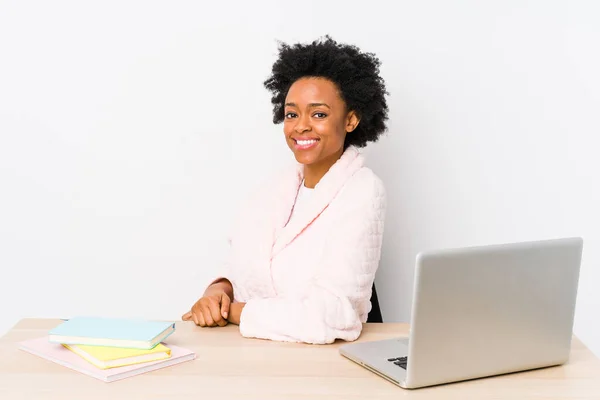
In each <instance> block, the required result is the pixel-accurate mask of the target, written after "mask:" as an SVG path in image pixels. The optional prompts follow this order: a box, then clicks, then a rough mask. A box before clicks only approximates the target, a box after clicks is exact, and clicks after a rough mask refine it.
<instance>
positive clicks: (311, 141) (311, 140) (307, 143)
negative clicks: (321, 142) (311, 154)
mask: <svg viewBox="0 0 600 400" xmlns="http://www.w3.org/2000/svg"><path fill="white" fill-rule="evenodd" d="M296 142H297V143H298V144H299V145H300V146H308V145H310V144H313V143H317V141H316V140H315V139H310V140H296Z"/></svg>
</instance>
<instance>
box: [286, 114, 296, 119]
mask: <svg viewBox="0 0 600 400" xmlns="http://www.w3.org/2000/svg"><path fill="white" fill-rule="evenodd" d="M295 116H296V113H293V112H289V113H286V114H285V118H287V119H290V118H294V117H295Z"/></svg>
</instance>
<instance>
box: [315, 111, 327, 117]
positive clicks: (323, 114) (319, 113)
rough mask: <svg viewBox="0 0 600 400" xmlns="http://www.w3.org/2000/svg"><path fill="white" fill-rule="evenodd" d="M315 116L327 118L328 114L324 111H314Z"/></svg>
mask: <svg viewBox="0 0 600 400" xmlns="http://www.w3.org/2000/svg"><path fill="white" fill-rule="evenodd" d="M314 116H315V117H317V118H325V117H326V116H327V114H325V113H322V112H317V113H314Z"/></svg>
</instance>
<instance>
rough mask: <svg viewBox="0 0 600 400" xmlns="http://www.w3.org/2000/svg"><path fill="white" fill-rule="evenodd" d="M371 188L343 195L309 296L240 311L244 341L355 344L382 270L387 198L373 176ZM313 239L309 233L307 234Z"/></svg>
mask: <svg viewBox="0 0 600 400" xmlns="http://www.w3.org/2000/svg"><path fill="white" fill-rule="evenodd" d="M369 178H370V179H368V184H367V185H365V184H364V183H365V182H364V181H363V182H362V183H363V184H362V185H354V186H353V187H350V188H346V189H348V190H346V191H345V192H344V193H342V194H340V196H341V199H339V201H336V202H333V203H332V204H330V207H337V208H338V209H336V210H335V213H336V223H335V224H333V226H332V227H331V234H330V235H328V239H327V240H328V243H327V246H325V252H324V254H323V256H322V257H321V260H320V264H321V265H319V266H318V268H317V271H318V273H317V275H315V276H314V277H313V278H312V283H311V284H310V286H309V288H308V290H307V291H305V292H304V293H302V294H301V295H297V296H296V297H273V298H261V299H251V300H249V301H248V302H247V303H246V305H245V308H244V310H243V311H242V315H241V321H240V332H241V334H242V336H245V337H254V338H261V339H271V340H279V341H291V342H304V343H312V344H326V343H332V342H334V341H335V340H336V339H342V340H346V341H353V340H356V339H357V338H358V337H359V336H360V333H361V330H362V323H363V322H365V321H363V320H361V317H360V316H361V315H362V316H363V317H362V319H366V317H365V316H366V315H367V314H368V311H369V310H370V308H371V304H370V296H371V287H372V284H373V280H374V278H375V273H376V271H377V268H378V265H379V259H380V254H381V245H382V237H383V222H384V217H385V208H386V195H385V189H384V186H383V184H382V182H381V181H380V180H379V178H377V177H376V176H374V175H372V176H370V177H369ZM307 234H309V233H307Z"/></svg>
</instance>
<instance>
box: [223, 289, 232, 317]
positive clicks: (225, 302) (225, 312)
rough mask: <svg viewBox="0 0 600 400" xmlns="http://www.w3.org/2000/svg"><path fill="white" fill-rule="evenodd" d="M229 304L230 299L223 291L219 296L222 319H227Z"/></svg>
mask: <svg viewBox="0 0 600 400" xmlns="http://www.w3.org/2000/svg"><path fill="white" fill-rule="evenodd" d="M230 305H231V299H230V298H229V296H227V295H226V294H225V293H223V297H221V315H222V316H223V318H224V319H227V317H228V316H229V306H230Z"/></svg>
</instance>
